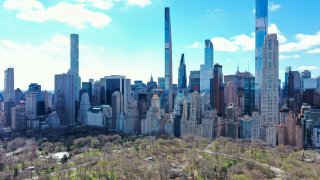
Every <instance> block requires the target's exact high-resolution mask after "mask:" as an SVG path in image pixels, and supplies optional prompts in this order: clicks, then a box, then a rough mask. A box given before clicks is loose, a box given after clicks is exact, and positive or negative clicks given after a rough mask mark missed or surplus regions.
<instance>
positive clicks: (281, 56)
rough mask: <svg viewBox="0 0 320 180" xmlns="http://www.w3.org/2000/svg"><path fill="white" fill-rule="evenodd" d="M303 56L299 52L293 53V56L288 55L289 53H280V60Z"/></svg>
mask: <svg viewBox="0 0 320 180" xmlns="http://www.w3.org/2000/svg"><path fill="white" fill-rule="evenodd" d="M300 58H301V56H300V55H298V54H296V55H292V56H287V55H282V54H280V55H279V59H280V60H287V59H300Z"/></svg>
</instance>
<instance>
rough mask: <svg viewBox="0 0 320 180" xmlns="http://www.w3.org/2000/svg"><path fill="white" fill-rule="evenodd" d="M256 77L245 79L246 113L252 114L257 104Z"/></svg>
mask: <svg viewBox="0 0 320 180" xmlns="http://www.w3.org/2000/svg"><path fill="white" fill-rule="evenodd" d="M254 88H255V77H248V78H245V79H244V114H246V115H249V116H251V114H252V113H253V111H254V109H255V106H254V103H255V100H254V98H255V89H254Z"/></svg>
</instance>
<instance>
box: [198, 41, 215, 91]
mask: <svg viewBox="0 0 320 180" xmlns="http://www.w3.org/2000/svg"><path fill="white" fill-rule="evenodd" d="M212 78H213V44H212V42H211V41H210V39H206V40H205V48H204V64H203V65H201V66H200V91H201V92H209V90H210V79H212Z"/></svg>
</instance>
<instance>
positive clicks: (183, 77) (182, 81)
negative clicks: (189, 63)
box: [178, 54, 187, 90]
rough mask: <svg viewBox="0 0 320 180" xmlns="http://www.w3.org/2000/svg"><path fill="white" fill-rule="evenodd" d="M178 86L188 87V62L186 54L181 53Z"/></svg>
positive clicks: (180, 87)
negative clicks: (186, 62)
mask: <svg viewBox="0 0 320 180" xmlns="http://www.w3.org/2000/svg"><path fill="white" fill-rule="evenodd" d="M178 73H179V74H178V88H179V90H182V89H185V88H187V72H186V64H185V61H184V54H182V55H181V60H180V65H179V71H178Z"/></svg>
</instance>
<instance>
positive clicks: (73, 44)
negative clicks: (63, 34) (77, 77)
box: [70, 34, 79, 74]
mask: <svg viewBox="0 0 320 180" xmlns="http://www.w3.org/2000/svg"><path fill="white" fill-rule="evenodd" d="M70 72H72V73H74V74H79V35H78V34H70Z"/></svg>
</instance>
